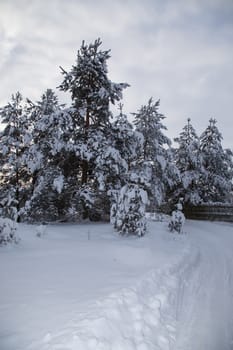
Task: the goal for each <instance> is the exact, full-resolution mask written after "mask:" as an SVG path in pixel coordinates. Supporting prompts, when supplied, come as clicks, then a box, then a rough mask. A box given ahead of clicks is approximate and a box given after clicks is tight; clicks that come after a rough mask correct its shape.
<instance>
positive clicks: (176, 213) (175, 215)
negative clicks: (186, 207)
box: [168, 202, 185, 233]
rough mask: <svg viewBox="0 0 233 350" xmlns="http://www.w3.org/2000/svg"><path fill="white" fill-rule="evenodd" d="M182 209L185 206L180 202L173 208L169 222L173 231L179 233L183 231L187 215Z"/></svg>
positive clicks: (169, 226)
mask: <svg viewBox="0 0 233 350" xmlns="http://www.w3.org/2000/svg"><path fill="white" fill-rule="evenodd" d="M182 209H183V206H182V204H181V203H180V202H179V203H178V204H176V209H175V210H173V212H172V215H171V219H170V222H169V224H168V228H169V230H170V231H171V232H174V231H176V232H178V233H182V231H183V226H184V223H185V216H184V214H183V212H182Z"/></svg>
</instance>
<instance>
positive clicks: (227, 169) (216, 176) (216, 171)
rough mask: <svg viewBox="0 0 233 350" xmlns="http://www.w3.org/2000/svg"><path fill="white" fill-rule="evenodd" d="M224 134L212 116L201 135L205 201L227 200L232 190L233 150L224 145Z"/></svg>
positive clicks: (202, 182) (202, 179) (202, 187)
mask: <svg viewBox="0 0 233 350" xmlns="http://www.w3.org/2000/svg"><path fill="white" fill-rule="evenodd" d="M222 139H223V138H222V135H221V133H220V132H219V130H218V128H217V126H216V120H215V119H213V118H211V119H210V121H209V125H208V127H207V128H206V130H205V131H204V132H203V133H202V135H201V137H200V149H201V152H202V157H203V166H204V170H205V173H204V175H203V176H202V178H201V189H202V194H201V195H202V200H203V201H204V202H225V201H226V200H227V198H228V195H229V192H230V191H231V190H232V177H233V161H232V152H231V151H230V150H224V149H223V147H222Z"/></svg>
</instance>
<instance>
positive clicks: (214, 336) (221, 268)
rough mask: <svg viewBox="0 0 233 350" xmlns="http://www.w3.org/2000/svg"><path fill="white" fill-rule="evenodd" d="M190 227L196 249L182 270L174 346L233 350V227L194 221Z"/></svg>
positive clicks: (182, 349) (177, 348)
mask: <svg viewBox="0 0 233 350" xmlns="http://www.w3.org/2000/svg"><path fill="white" fill-rule="evenodd" d="M187 229H188V230H189V232H190V234H189V236H190V241H191V244H192V245H193V252H192V254H191V256H190V260H189V261H187V262H186V264H185V265H184V266H183V268H181V269H180V271H178V275H179V289H178V298H177V300H178V303H177V339H176V342H175V345H174V348H173V349H174V350H195V349H198V350H219V349H221V350H230V349H231V350H232V349H233V226H232V225H230V224H229V225H228V224H214V223H213V224H210V223H206V222H195V223H194V222H193V223H190V225H189V227H188V228H187ZM195 251H196V257H195Z"/></svg>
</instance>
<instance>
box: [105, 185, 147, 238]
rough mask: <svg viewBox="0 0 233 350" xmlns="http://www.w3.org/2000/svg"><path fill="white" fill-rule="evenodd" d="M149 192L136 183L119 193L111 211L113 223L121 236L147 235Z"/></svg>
mask: <svg viewBox="0 0 233 350" xmlns="http://www.w3.org/2000/svg"><path fill="white" fill-rule="evenodd" d="M147 201H148V197H147V192H146V191H145V190H144V189H143V188H142V187H141V186H140V184H136V183H128V184H126V185H125V186H123V187H122V189H121V190H120V192H119V196H118V199H117V202H116V203H114V204H113V206H112V209H111V223H113V225H114V228H115V229H116V230H117V231H118V232H120V233H121V234H123V235H124V234H134V235H137V236H143V235H144V234H145V233H146V229H147V227H146V218H145V210H146V204H147Z"/></svg>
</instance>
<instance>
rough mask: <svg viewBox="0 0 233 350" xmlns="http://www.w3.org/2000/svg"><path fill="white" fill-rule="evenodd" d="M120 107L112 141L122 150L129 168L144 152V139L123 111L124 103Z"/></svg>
mask: <svg viewBox="0 0 233 350" xmlns="http://www.w3.org/2000/svg"><path fill="white" fill-rule="evenodd" d="M119 109H120V113H119V115H117V116H116V117H115V120H114V122H113V123H112V137H111V140H112V141H111V142H112V144H113V145H114V147H115V148H116V149H117V150H118V151H119V152H120V155H121V157H122V158H123V159H124V160H125V161H126V163H127V165H128V169H130V168H131V167H132V165H133V164H134V163H135V162H136V161H137V159H138V156H139V155H140V154H141V153H142V146H143V141H144V139H143V135H142V133H140V132H138V131H136V130H135V129H134V127H133V124H132V123H130V122H129V120H128V118H127V115H126V114H124V113H123V105H122V104H120V105H119ZM123 181H124V179H123ZM123 183H124V182H123ZM123 183H122V184H123Z"/></svg>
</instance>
